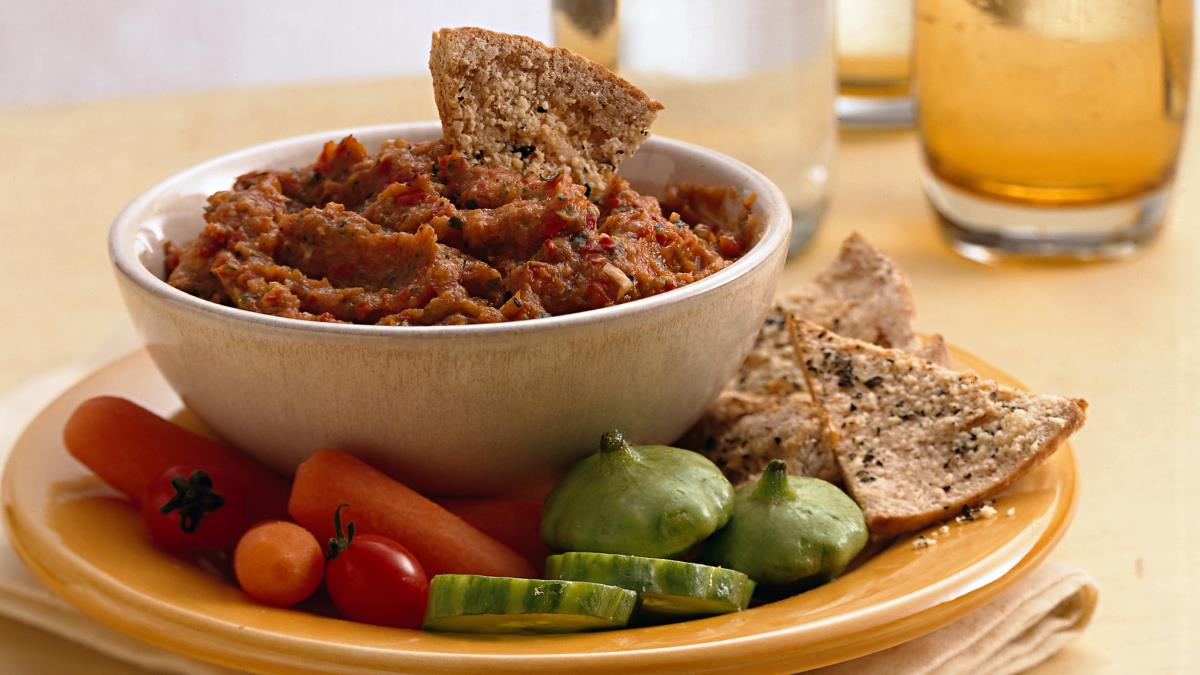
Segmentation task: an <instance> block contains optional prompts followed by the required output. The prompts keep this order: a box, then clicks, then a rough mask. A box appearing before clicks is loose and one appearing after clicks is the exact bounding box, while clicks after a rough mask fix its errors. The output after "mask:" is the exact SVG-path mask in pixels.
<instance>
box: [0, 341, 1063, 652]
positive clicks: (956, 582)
mask: <svg viewBox="0 0 1200 675" xmlns="http://www.w3.org/2000/svg"><path fill="white" fill-rule="evenodd" d="M951 353H952V354H953V355H954V357H955V358H956V359H957V360H958V361H959V362H960V363H964V364H966V365H968V366H984V367H985V368H986V369H988V370H991V371H993V372H995V373H997V374H1000V375H1002V376H1003V377H1005V378H1007V379H1008V381H1009V382H1011V383H1014V384H1017V385H1018V386H1019V382H1018V381H1017V380H1016V379H1015V378H1012V377H1011V376H1008V375H1007V374H1006V373H1003V371H1000V370H999V369H997V368H995V367H993V366H991V365H989V364H987V363H986V362H985V361H983V360H981V359H979V358H978V357H975V356H973V355H971V354H969V353H968V352H964V351H963V350H961V349H958V348H955V347H951ZM139 359H145V360H147V361H149V356H148V353H147V351H146V350H145V348H140V349H137V350H134V351H133V352H131V353H129V354H126V355H125V356H122V357H119V358H117V359H115V360H113V361H110V362H108V363H106V364H104V365H102V366H100V367H98V368H96V369H94V370H92V371H90V372H89V373H88V374H87V375H86V376H84V377H83V378H81V379H79V380H78V381H76V382H75V383H74V384H72V385H71V386H70V387H68V388H67V389H66V390H64V391H63V392H62V393H60V394H59V395H58V396H57V397H55V399H54V400H53V401H52V402H50V403H49V404H47V405H46V406H45V407H43V408H42V409H41V410H40V411H39V412H38V414H37V415H35V416H34V418H33V419H32V420H31V421H30V422H29V424H28V425H27V426H26V427H25V428H24V429H23V430H22V432H21V434H20V435H19V436H18V437H17V439H16V441H15V442H14V444H13V447H12V453H11V454H10V456H9V457H8V460H7V462H6V464H5V467H4V475H3V483H2V486H0V497H2V498H3V504H4V509H3V512H4V514H3V517H4V523H5V529H6V531H7V534H8V538H9V541H10V543H11V544H12V547H13V550H14V552H15V553H16V554H17V556H18V558H20V559H21V561H22V563H24V564H25V566H26V567H27V568H29V569H30V571H31V572H32V573H33V574H34V576H35V577H37V578H38V580H39V581H40V582H41V583H43V584H45V585H46V586H47V588H49V589H50V590H51V591H52V592H53V593H54V594H55V595H57V596H58V597H60V598H62V599H64V600H66V601H67V602H68V603H69V604H71V605H72V606H74V607H75V608H76V609H78V610H80V611H81V612H83V613H84V614H86V615H88V616H89V617H91V618H93V619H95V620H97V621H99V622H100V623H103V624H105V625H108V626H110V627H112V628H115V629H117V630H119V631H121V632H123V633H126V634H128V635H131V636H133V637H135V638H138V639H141V640H143V641H146V642H149V643H151V644H155V645H157V646H160V647H163V648H165V649H169V650H172V651H175V652H178V653H182V654H185V655H187V656H191V657H193V658H197V659H200V660H203V661H208V662H211V663H217V664H221V665H225V666H233V667H238V668H250V669H254V670H259V671H264V672H273V671H276V670H280V669H286V670H288V671H290V672H295V671H296V669H297V668H303V669H306V670H314V671H315V670H317V669H319V668H320V667H321V666H322V665H323V664H324V665H328V664H329V663H330V660H329V657H332V658H336V659H339V660H338V661H337V662H338V663H339V665H342V666H344V667H346V668H348V669H354V668H358V669H363V670H367V669H374V668H380V667H389V666H390V667H391V668H395V667H396V665H397V663H398V662H400V663H402V664H403V666H404V667H406V668H407V667H411V668H416V669H421V670H427V669H429V670H440V671H452V670H462V671H467V670H478V669H479V668H481V667H484V666H487V667H488V668H489V669H491V670H498V671H499V670H503V669H504V668H515V669H519V670H521V671H529V670H540V669H545V668H549V667H555V668H564V667H569V666H575V667H587V668H597V669H603V670H613V671H617V670H628V669H629V668H630V667H636V668H639V669H656V668H665V667H670V666H676V667H678V666H680V665H682V664H681V660H684V661H687V662H688V665H689V667H693V668H694V667H696V666H697V664H696V662H695V660H698V659H706V658H713V659H714V660H713V661H712V662H711V663H709V664H708V665H710V666H711V667H713V669H720V670H722V671H735V670H741V669H750V668H752V669H754V670H762V669H764V668H770V667H771V666H772V665H775V666H778V667H780V668H786V669H788V670H791V671H792V672H798V671H800V670H807V669H811V668H817V667H821V666H823V665H831V664H834V663H840V662H844V661H847V660H850V659H854V658H858V657H861V656H865V655H867V654H871V653H874V652H877V651H880V650H883V649H887V648H888V647H892V646H895V645H897V644H900V643H902V642H906V641H908V640H912V639H915V638H917V637H920V636H922V635H926V634H928V633H931V632H933V631H936V630H938V629H939V628H942V627H944V626H946V625H948V624H949V623H951V622H953V621H954V620H956V619H958V618H961V617H962V616H965V615H966V614H968V613H970V612H971V611H973V610H974V609H976V608H978V607H980V606H982V605H983V604H985V603H987V602H988V601H990V600H991V599H992V598H994V597H995V596H996V595H998V594H999V593H1000V592H1002V591H1003V590H1005V589H1006V588H1008V587H1009V586H1010V585H1011V584H1013V583H1015V582H1016V581H1018V580H1019V579H1021V578H1022V577H1024V576H1025V575H1026V574H1027V573H1029V572H1030V571H1031V570H1032V569H1033V568H1034V567H1035V566H1036V565H1037V564H1038V563H1040V562H1041V561H1042V560H1044V559H1045V558H1046V557H1047V556H1048V555H1049V553H1050V552H1051V551H1052V550H1053V549H1054V547H1055V546H1056V545H1057V543H1058V542H1059V540H1060V539H1061V538H1062V536H1063V535H1064V534H1065V532H1066V530H1067V529H1068V528H1069V526H1070V523H1071V521H1072V519H1073V516H1074V512H1075V509H1076V507H1077V503H1078V469H1077V465H1076V459H1075V456H1074V451H1073V448H1072V446H1071V444H1070V443H1069V442H1066V443H1064V444H1063V445H1062V446H1060V447H1059V449H1058V450H1057V452H1056V455H1062V459H1061V460H1059V461H1062V462H1064V470H1063V472H1062V476H1061V477H1060V479H1059V481H1058V482H1057V489H1058V490H1059V491H1060V493H1061V494H1062V498H1061V499H1059V500H1057V501H1056V503H1055V506H1054V507H1053V508H1052V509H1049V510H1048V511H1047V512H1046V515H1047V516H1048V518H1049V522H1048V523H1047V525H1046V527H1045V529H1044V530H1043V531H1042V532H1041V533H1040V534H1039V535H1038V536H1037V537H1036V539H1034V540H1033V541H1032V542H1030V543H1029V545H1028V548H1024V549H1022V550H1014V551H1012V553H1011V554H1012V557H1013V560H1012V561H1011V564H1008V565H1007V567H1005V568H1004V569H1003V570H1002V571H1001V572H1000V573H999V574H996V575H995V576H993V577H991V578H988V579H984V580H982V583H980V582H981V580H980V579H979V578H978V574H979V571H980V570H979V569H978V568H983V567H986V568H992V567H995V565H996V563H995V562H994V561H993V560H992V559H993V558H994V557H995V556H996V555H997V553H993V554H989V555H988V556H987V557H986V558H983V559H981V560H979V561H978V562H976V563H975V564H974V565H972V566H970V567H968V568H966V569H963V570H960V571H959V572H957V573H955V574H953V575H951V576H949V577H945V578H942V579H939V580H938V581H937V583H935V584H932V585H931V587H930V588H934V587H940V588H941V589H942V592H941V599H940V600H939V599H937V598H935V597H929V598H927V599H926V600H927V604H926V605H925V606H924V607H923V608H920V609H917V610H916V611H898V609H899V608H898V607H893V608H891V613H890V614H889V615H888V616H887V618H885V619H884V620H882V621H880V622H878V623H876V624H874V625H872V626H870V627H869V628H866V629H858V630H852V631H848V632H840V631H839V630H838V629H839V628H841V627H843V626H844V624H846V623H847V622H849V621H852V620H853V619H854V618H855V615H856V614H857V615H861V614H864V613H868V612H869V610H868V609H861V610H858V611H857V612H852V613H847V614H839V615H837V616H834V617H826V618H824V619H821V620H819V621H818V622H817V623H816V625H815V626H814V625H813V624H811V623H810V624H807V625H806V629H805V634H806V636H808V640H806V641H807V642H812V643H813V644H812V645H810V647H811V648H810V649H807V650H806V651H805V652H804V654H805V662H804V664H803V665H801V666H800V667H799V668H797V667H796V666H797V664H796V663H795V662H794V660H795V659H796V657H797V648H796V645H795V644H794V642H793V640H794V632H795V631H794V630H793V629H791V628H782V629H777V630H773V631H769V632H763V633H755V634H753V635H748V636H737V637H733V638H728V639H724V640H720V641H715V642H708V643H703V644H692V645H675V646H659V647H650V648H636V647H635V648H633V649H629V650H620V649H614V650H610V651H598V652H574V653H565V654H564V653H542V654H520V655H509V654H496V653H474V654H467V653H450V652H430V651H420V650H412V649H405V648H403V647H398V648H395V649H389V648H380V647H366V646H354V647H350V648H347V647H346V646H345V645H336V647H340V648H341V649H335V650H334V651H333V652H329V651H328V650H329V645H330V643H328V642H326V641H321V640H312V639H310V638H307V637H296V636H287V635H280V634H278V633H276V632H270V631H265V630H261V629H257V628H250V627H234V628H231V625H230V624H229V622H227V621H224V620H222V619H217V618H214V617H211V616H209V615H206V614H203V613H201V612H197V611H192V610H181V609H180V608H179V607H178V606H176V605H172V604H169V603H162V602H158V603H156V602H155V600H154V598H152V597H150V596H147V595H145V594H142V593H140V592H138V591H136V590H134V589H131V588H129V587H127V586H125V585H124V584H122V583H120V582H119V581H118V580H116V579H113V578H111V577H107V575H105V574H104V573H103V572H102V571H100V570H96V569H94V568H92V570H91V572H90V574H88V573H87V567H88V565H87V562H88V561H87V560H86V559H84V558H82V556H80V555H79V554H77V553H75V552H73V551H69V550H62V551H58V559H57V560H54V559H51V560H41V559H39V555H38V553H37V552H35V551H34V550H33V549H35V548H36V547H37V544H38V542H34V541H31V540H30V538H31V537H36V535H31V534H30V533H29V532H27V531H26V528H25V527H24V525H23V524H22V523H21V522H20V521H19V516H18V513H17V511H18V510H19V509H18V507H17V506H16V505H14V504H13V502H12V498H11V495H12V494H13V490H12V489H11V487H10V484H11V482H13V481H15V480H16V478H15V475H16V474H17V472H18V471H17V469H15V468H14V466H17V467H19V465H20V462H21V461H24V460H23V459H21V457H23V456H24V455H23V454H22V453H21V450H22V448H24V447H26V446H27V445H29V443H28V442H27V441H26V440H25V439H26V436H27V435H30V434H31V432H32V430H33V429H35V428H37V427H39V426H41V425H44V424H48V423H49V422H48V421H47V419H46V418H51V417H54V414H55V413H56V410H55V408H57V407H61V406H63V405H65V400H67V399H70V398H71V397H72V395H73V394H77V393H78V392H79V391H80V390H81V389H86V387H87V386H88V385H89V383H91V382H92V381H94V380H96V379H99V378H101V377H102V376H104V375H106V374H108V373H109V372H110V371H119V370H122V369H128V368H131V367H134V366H135V365H136V362H137V361H138V360H139ZM151 367H152V368H153V366H151ZM119 393H120V392H118V394H119ZM24 454H28V452H27V451H26V452H25V453H24ZM40 543H41V545H42V546H43V547H44V548H53V543H52V542H40ZM1019 543H1020V542H1019V540H1010V541H1009V542H1008V543H1007V544H1005V546H1003V547H1001V549H999V550H1001V551H1002V550H1004V549H1006V548H1010V547H1013V546H1014V545H1015V544H1019ZM893 545H895V544H893ZM1017 548H1020V547H1019V546H1018V547H1017ZM43 557H45V556H43ZM51 557H52V556H51ZM56 562H57V564H55V563H56ZM64 572H66V574H64ZM71 572H75V573H78V574H84V575H85V576H86V577H88V578H89V580H90V581H92V582H93V583H92V585H90V586H80V585H74V584H71V583H69V581H67V580H66V579H64V578H63V577H66V576H69V575H70V573H71ZM97 578H99V580H100V582H99V583H95V582H96V580H97ZM964 589H965V590H964ZM935 595H936V594H935ZM901 600H902V599H897V600H896V601H894V602H893V604H895V605H898V604H899V603H900V602H901ZM156 604H157V605H158V606H159V612H154V606H155V605H156ZM875 611H877V610H875ZM137 612H145V613H147V614H146V615H144V616H140V617H139V615H138V614H137ZM138 618H141V619H143V620H142V621H138V620H137V619H138ZM145 619H156V621H155V620H150V621H146V620H145ZM164 628H169V630H164ZM212 628H216V629H218V630H217V631H215V632H216V633H219V635H214V634H213V633H210V632H207V630H208V629H212ZM834 636H836V637H838V639H839V641H838V643H837V644H835V645H831V646H829V647H822V644H821V642H822V641H824V640H825V639H826V638H828V637H834ZM189 638H191V639H189ZM194 638H200V639H194ZM300 644H306V645H307V646H308V648H307V649H305V650H304V651H303V652H301V651H298V650H297V649H296V647H298V646H300ZM482 644H486V643H482ZM247 648H250V649H247ZM323 649H324V650H325V651H326V652H327V653H326V654H325V655H324V656H325V657H326V658H325V659H322V658H321V654H320V652H321V651H322V650H323ZM347 649H349V650H350V653H353V654H354V655H356V658H355V660H354V663H347V662H345V661H342V660H340V657H344V656H345V655H346V653H347ZM730 650H735V651H736V652H737V655H738V659H737V661H741V663H737V662H736V661H735V662H733V663H729V662H726V661H718V660H717V657H718V655H720V654H722V653H726V652H728V651H730ZM746 661H751V662H750V663H747V662H746ZM347 672H353V670H347Z"/></svg>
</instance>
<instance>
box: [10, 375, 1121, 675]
mask: <svg viewBox="0 0 1200 675" xmlns="http://www.w3.org/2000/svg"><path fill="white" fill-rule="evenodd" d="M85 372H86V369H85V368H82V367H76V368H70V369H63V370H60V371H57V372H55V373H53V374H51V375H49V376H46V377H44V378H41V379H39V380H36V381H34V382H31V383H29V384H27V385H25V386H23V387H21V388H20V389H18V390H17V391H15V392H13V393H11V394H9V395H8V396H6V397H5V398H4V400H3V401H0V464H2V463H3V461H4V459H5V458H6V457H7V455H8V451H9V450H10V449H11V447H12V444H13V442H14V441H15V440H16V437H17V435H18V434H19V433H20V430H21V429H22V428H24V426H25V424H26V422H28V421H29V420H30V419H31V418H32V417H33V415H34V414H35V413H36V412H37V411H38V410H40V409H41V408H42V406H44V405H45V404H47V403H49V402H50V401H51V400H52V399H53V398H54V397H55V396H57V395H58V393H59V392H61V391H62V390H63V389H65V388H66V387H68V386H70V385H71V384H72V383H73V382H75V381H76V380H78V379H79V377H81V376H82V375H83V374H84V373H85ZM0 527H2V526H0ZM1097 599H1098V591H1097V589H1096V584H1095V582H1094V581H1093V580H1092V578H1091V577H1090V576H1088V574H1087V573H1086V572H1084V571H1082V570H1080V569H1077V568H1074V567H1071V566H1069V565H1064V564H1061V563H1055V562H1050V563H1047V564H1045V565H1042V566H1041V567H1040V568H1038V569H1036V570H1034V571H1033V572H1032V573H1030V574H1029V576H1027V577H1026V578H1024V579H1022V580H1021V581H1020V582H1019V583H1017V584H1014V585H1013V586H1012V587H1011V588H1009V589H1008V590H1006V591H1005V592H1004V593H1002V594H1001V595H1000V596H999V597H998V598H996V599H995V600H993V601H992V602H991V603H990V604H988V605H986V606H984V607H983V608H981V609H979V610H977V611H975V612H974V613H972V614H970V615H969V616H967V617H965V618H963V619H960V620H958V621H956V622H955V623H953V624H950V625H949V626H946V627H944V628H942V629H940V630H938V631H935V632H933V633H930V634H929V635H926V636H924V637H921V638H918V639H916V640H913V641H912V642H908V643H905V644H902V645H898V646H896V647H892V648H891V649H887V650H884V651H882V652H878V653H875V654H871V655H869V656H864V657H862V658H859V659H855V660H854V661H849V662H847V663H842V664H838V665H836V666H830V667H828V668H823V669H820V670H818V671H815V672H817V673H820V674H821V675H844V674H850V673H889V674H890V675H927V674H929V675H932V674H934V673H936V674H939V675H941V674H946V675H954V674H957V673H963V674H968V673H969V674H970V675H1007V674H1009V673H1018V672H1021V671H1023V670H1027V669H1028V668H1031V667H1033V666H1034V665H1036V664H1038V663H1040V662H1042V661H1043V660H1045V659H1046V658H1048V657H1049V656H1050V655H1052V654H1054V653H1055V652H1057V651H1058V650H1059V649H1061V648H1062V647H1063V646H1064V645H1065V644H1066V643H1067V642H1069V641H1070V640H1072V639H1074V638H1075V637H1076V636H1078V635H1079V634H1080V633H1081V632H1082V631H1083V629H1084V628H1085V627H1086V626H1087V624H1088V622H1089V621H1090V620H1091V617H1092V612H1093V610H1095V608H1096V602H1097ZM0 615H4V616H8V617H10V618H13V619H16V620H18V621H22V622H25V623H28V624H30V625H33V626H37V627H38V628H41V629H43V630H45V631H48V632H50V633H54V634H57V635H60V636H62V637H63V638H66V639H69V640H73V641H75V642H78V643H81V644H83V645H86V646H88V647H90V648H92V649H94V650H96V651H98V652H101V653H104V654H107V655H109V656H111V657H113V658H116V659H119V660H122V661H125V662H127V663H129V664H130V665H131V666H138V667H141V668H145V669H147V670H153V671H157V672H164V673H182V674H184V675H210V674H213V673H227V672H229V671H227V670H225V669H223V668H220V667H217V666H212V665H208V664H205V663H201V662H200V661H196V660H194V659H191V658H188V657H186V656H182V655H179V654H175V653H173V652H170V651H167V650H164V649H160V648H158V647H155V646H153V645H150V644H148V643H145V642H141V641H139V640H136V639H134V638H131V637H128V636H125V635H123V634H121V633H119V632H117V631H115V630H112V629H111V628H108V627H107V626H104V625H102V624H100V623H97V622H95V621H93V620H91V619H89V618H87V617H85V616H83V615H82V614H80V613H79V612H77V611H75V610H74V609H73V608H72V607H71V606H70V605H68V604H67V603H66V602H63V601H62V600H60V599H59V598H58V597H56V596H55V595H54V594H52V593H50V592H49V591H48V590H46V589H45V588H44V587H42V585H41V584H39V583H38V582H37V580H36V579H34V577H33V576H32V575H31V574H30V573H29V572H28V571H27V570H26V569H25V568H24V567H23V566H22V565H21V563H20V562H19V561H18V560H17V558H16V556H15V555H14V554H13V552H12V550H11V548H10V547H9V545H8V539H7V537H4V538H3V540H2V541H0Z"/></svg>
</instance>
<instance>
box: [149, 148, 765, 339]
mask: <svg viewBox="0 0 1200 675" xmlns="http://www.w3.org/2000/svg"><path fill="white" fill-rule="evenodd" d="M587 193H588V190H587V189H586V188H585V187H584V186H582V185H577V184H575V183H574V182H573V181H572V180H571V178H570V176H567V175H565V174H559V175H553V176H537V177H529V176H525V177H522V176H521V175H519V174H517V173H515V172H512V171H509V170H506V169H495V168H486V167H483V166H481V165H479V164H477V163H476V162H474V161H472V160H471V159H469V158H466V157H464V156H463V155H462V154H460V153H457V152H454V151H452V150H451V149H450V147H449V146H448V145H447V144H446V143H444V142H443V141H440V140H439V141H429V142H426V143H417V144H410V143H407V142H405V141H401V140H398V141H388V142H386V143H384V144H383V147H382V148H381V149H380V151H379V153H378V154H376V155H374V156H372V155H370V154H369V153H368V152H367V150H366V148H364V147H363V145H362V144H361V143H359V142H358V141H357V140H356V139H355V138H354V137H353V136H350V137H347V138H345V139H343V140H342V141H341V142H340V143H333V142H329V143H326V144H325V147H324V149H323V150H322V151H321V154H320V156H319V157H318V158H317V160H316V162H314V163H313V164H312V165H311V166H308V167H304V168H301V169H294V170H284V171H260V172H256V173H250V174H246V175H244V176H241V177H239V178H238V179H237V181H236V182H235V183H234V185H233V188H232V189H231V190H228V191H225V192H218V193H216V194H214V195H212V196H211V197H209V199H208V205H207V206H206V207H205V214H204V218H205V221H206V225H205V227H204V230H203V231H202V232H201V234H200V236H199V237H197V238H196V240H195V241H192V242H191V243H189V244H187V245H185V246H182V247H175V246H172V245H170V244H168V246H167V263H166V265H167V273H168V281H169V282H170V284H171V285H172V286H175V287H176V288H179V289H181V290H183V291H186V292H188V293H191V294H192V295H196V296H199V297H201V298H205V299H207V300H211V301H213V302H218V303H221V304H225V305H231V306H234V307H238V308H241V309H244V310H249V311H253V312H260V313H263V314H273V315H276V316H282V317H288V318H293V319H308V320H314V321H332V322H353V323H368V324H382V325H433V324H466V323H490V322H496V321H515V320H520V319H533V318H538V317H544V316H553V315H559V314H569V313H572V312H580V311H583V310H588V309H596V308H599V307H607V306H609V305H614V304H617V303H623V302H630V301H632V300H637V299H639V298H644V297H647V296H651V295H655V294H658V293H662V292H664V291H669V290H671V289H673V288H678V287H680V286H683V285H686V284H689V283H692V282H693V281H696V280H698V279H702V278H704V277H706V276H708V275H710V274H712V273H714V272H716V271H718V270H721V269H723V268H724V267H726V266H728V265H729V264H730V262H731V261H732V260H733V259H735V258H737V257H739V256H740V255H742V253H743V252H744V251H745V250H746V249H747V248H748V247H749V246H750V245H751V244H752V243H753V242H754V240H755V238H756V236H757V233H756V231H755V230H756V228H755V226H754V221H753V220H752V219H751V217H750V213H749V211H750V209H749V206H750V203H751V201H752V199H753V198H752V197H743V196H742V195H741V194H739V193H738V192H737V191H735V190H733V189H731V188H709V187H696V186H678V187H673V188H671V189H670V190H668V194H667V195H665V196H664V203H665V204H666V205H667V206H668V207H669V208H670V209H671V210H670V211H668V214H669V215H667V216H664V211H663V206H662V205H661V204H660V203H659V201H658V200H657V199H655V198H654V197H648V196H644V195H641V194H638V193H637V192H635V191H634V190H633V189H632V188H631V187H630V186H629V184H628V183H627V182H625V181H624V180H622V179H620V178H616V179H614V180H613V181H612V184H611V185H610V186H609V188H608V190H607V191H606V192H605V193H603V194H599V195H590V196H591V199H589V195H588V194H587ZM679 214H684V216H685V217H687V218H689V219H691V224H689V223H688V222H685V221H684V219H683V218H681V217H680V215H679Z"/></svg>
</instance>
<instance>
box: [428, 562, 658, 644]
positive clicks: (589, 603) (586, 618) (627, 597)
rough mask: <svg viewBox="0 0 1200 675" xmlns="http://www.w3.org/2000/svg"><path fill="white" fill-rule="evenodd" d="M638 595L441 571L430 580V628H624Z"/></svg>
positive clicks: (613, 588)
mask: <svg viewBox="0 0 1200 675" xmlns="http://www.w3.org/2000/svg"><path fill="white" fill-rule="evenodd" d="M636 604H637V594H636V593H634V592H633V591H630V590H627V589H624V588H618V587H616V586H606V585H604V584H594V583H589V582H586V581H563V580H560V579H555V580H546V579H516V578H513V577H485V576H480V575H476V574H439V575H437V576H435V577H434V578H433V580H432V581H431V582H430V583H429V605H428V607H427V608H426V610H425V628H426V629H427V630H440V631H452V632H459V633H574V632H577V631H583V630H597V629H603V628H621V627H622V626H624V625H625V624H626V623H628V622H629V617H630V615H631V614H633V608H634V606H635V605H636Z"/></svg>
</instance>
